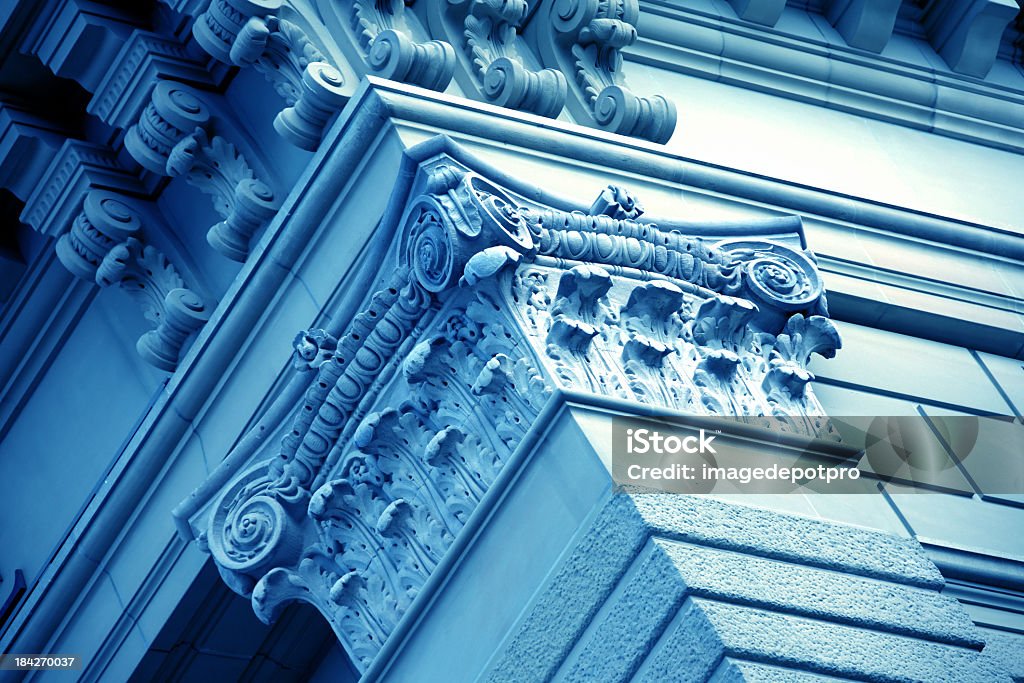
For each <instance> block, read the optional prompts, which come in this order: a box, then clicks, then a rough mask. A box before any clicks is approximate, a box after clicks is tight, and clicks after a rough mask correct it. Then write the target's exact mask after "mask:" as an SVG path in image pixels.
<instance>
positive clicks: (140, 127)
mask: <svg viewBox="0 0 1024 683" xmlns="http://www.w3.org/2000/svg"><path fill="white" fill-rule="evenodd" d="M209 121H210V115H209V110H208V109H207V107H206V105H205V104H204V103H203V102H202V100H201V99H200V98H199V96H198V94H197V93H196V92H195V91H193V90H191V89H190V88H187V87H185V86H183V85H181V84H180V83H174V82H172V81H161V82H160V83H158V84H157V86H156V88H155V89H154V91H153V96H152V99H151V100H150V102H149V104H148V105H147V106H146V108H145V109H144V110H143V112H142V116H141V117H140V119H139V122H138V123H137V124H136V125H134V126H132V127H131V128H130V129H129V130H128V133H127V135H126V136H125V147H126V148H127V149H128V152H129V153H130V154H131V155H132V156H133V157H134V158H135V159H136V161H138V162H139V163H140V164H142V165H143V166H144V167H145V168H147V169H149V170H150V171H153V172H154V173H158V174H160V175H164V176H171V177H175V176H184V178H185V180H186V181H188V182H189V184H191V185H193V186H195V187H196V188H198V189H199V190H200V191H202V192H204V193H205V194H208V195H210V196H211V197H212V198H213V208H214V209H215V210H216V211H217V213H219V214H220V215H221V216H223V218H224V220H223V221H221V222H220V223H217V224H216V225H214V226H213V227H212V228H210V230H209V231H208V232H207V241H208V242H209V243H210V245H211V246H212V247H213V248H214V249H216V250H217V251H219V252H221V253H222V254H224V255H225V256H227V257H228V258H230V259H232V260H235V261H243V262H244V261H245V259H246V257H247V256H248V254H249V242H250V240H251V238H252V236H253V234H255V233H256V232H257V231H258V230H259V229H260V228H262V227H263V226H264V225H265V224H266V223H267V221H269V220H270V218H271V217H273V216H274V214H275V213H276V212H277V206H278V200H277V198H276V197H275V194H274V191H273V190H272V189H271V188H270V187H269V186H268V185H267V184H266V183H264V182H262V181H261V180H258V179H257V178H256V175H255V173H254V172H253V170H252V167H251V166H250V165H249V163H248V162H247V161H246V159H245V157H244V156H242V154H241V153H240V152H239V151H238V149H237V148H235V146H234V145H232V144H231V143H230V142H228V141H227V140H225V139H224V138H222V137H220V136H216V135H215V136H213V137H210V134H209V133H208V132H207V126H208V125H209Z"/></svg>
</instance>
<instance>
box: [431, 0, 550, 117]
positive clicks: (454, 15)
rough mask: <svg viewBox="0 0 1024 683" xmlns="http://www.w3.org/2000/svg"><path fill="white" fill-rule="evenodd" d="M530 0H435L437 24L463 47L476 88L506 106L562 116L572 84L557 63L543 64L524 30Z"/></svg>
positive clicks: (433, 10)
mask: <svg viewBox="0 0 1024 683" xmlns="http://www.w3.org/2000/svg"><path fill="white" fill-rule="evenodd" d="M528 5H529V3H527V2H526V0H514V1H513V2H502V3H495V2H489V1H488V0H458V1H454V2H450V1H445V2H433V3H430V4H429V7H428V11H429V12H430V22H431V27H432V28H433V29H434V31H435V33H439V34H443V35H445V36H446V37H447V38H448V40H449V41H450V42H451V43H452V44H453V45H455V46H456V47H457V48H458V49H459V51H460V55H459V58H460V61H461V62H462V63H463V65H464V66H465V68H466V71H467V72H468V73H469V74H470V76H471V78H472V88H473V89H475V90H476V91H477V92H479V93H480V95H481V96H482V97H483V98H484V100H485V101H487V102H491V103H492V104H496V105H498V106H501V107H508V108H510V109H519V110H521V111H528V112H530V113H533V114H539V115H540V116H547V117H551V118H556V117H557V116H558V115H559V114H560V113H561V111H562V107H563V106H565V98H566V94H567V88H568V84H567V82H566V79H565V76H563V75H562V72H560V71H558V70H557V69H541V68H539V67H538V66H537V65H536V64H534V59H533V56H532V54H531V53H530V52H529V50H528V49H527V48H526V46H525V44H524V41H523V39H522V38H521V37H520V36H519V32H520V31H521V30H522V28H523V25H524V23H525V21H526V17H527V13H528Z"/></svg>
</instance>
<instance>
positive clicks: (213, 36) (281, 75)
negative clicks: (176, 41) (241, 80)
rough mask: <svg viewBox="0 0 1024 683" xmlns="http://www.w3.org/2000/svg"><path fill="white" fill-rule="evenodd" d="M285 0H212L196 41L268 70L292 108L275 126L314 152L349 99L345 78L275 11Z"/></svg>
mask: <svg viewBox="0 0 1024 683" xmlns="http://www.w3.org/2000/svg"><path fill="white" fill-rule="evenodd" d="M281 4H282V3H281V2H280V0H259V1H253V0H213V2H211V3H210V6H209V7H208V8H207V10H206V11H205V12H203V13H202V14H201V15H200V16H199V17H197V18H196V23H195V24H194V26H193V28H192V32H193V34H194V35H195V37H196V41H197V42H198V43H199V44H200V45H201V46H202V47H203V49H205V50H206V51H207V52H208V53H209V54H210V55H211V56H213V57H214V58H216V59H218V60H220V61H222V62H225V63H227V64H234V65H236V66H242V67H252V68H254V69H256V70H257V71H259V72H260V73H262V74H263V76H264V77H265V78H266V79H267V81H268V82H269V83H270V84H271V85H272V86H273V88H274V90H275V91H276V92H277V94H278V95H280V96H281V98H282V99H283V100H284V102H285V104H286V105H287V107H286V108H285V109H284V110H283V111H281V112H280V113H278V115H277V117H276V118H275V119H274V129H275V130H277V132H278V133H279V134H280V135H281V136H282V137H284V138H285V139H286V140H288V141H289V142H291V143H293V144H295V145H297V146H299V147H302V148H303V149H308V150H315V149H316V148H317V146H318V145H319V144H320V139H321V137H322V136H323V131H324V127H325V126H326V125H327V122H328V120H330V118H331V116H333V115H334V114H335V113H336V112H338V111H339V110H340V109H341V108H342V106H343V105H344V104H345V102H346V101H347V99H348V95H349V92H348V90H347V89H346V85H347V84H346V79H345V77H344V76H343V75H342V73H341V71H340V70H339V69H338V67H337V66H336V65H335V64H333V63H332V62H331V60H330V59H329V58H328V57H327V56H326V55H324V53H323V52H322V51H321V50H320V48H318V47H317V46H316V45H315V44H314V43H313V41H312V40H310V38H309V36H307V35H306V32H305V31H303V29H302V28H301V27H300V26H298V25H297V24H295V23H294V22H291V21H289V20H288V19H285V18H283V17H280V16H277V15H276V14H275V13H276V12H278V11H279V10H280V9H281Z"/></svg>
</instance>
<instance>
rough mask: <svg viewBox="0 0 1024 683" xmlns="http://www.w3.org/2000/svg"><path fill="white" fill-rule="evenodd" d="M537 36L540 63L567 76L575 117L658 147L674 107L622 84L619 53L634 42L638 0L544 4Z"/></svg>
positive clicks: (547, 0)
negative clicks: (637, 92) (542, 62)
mask: <svg viewBox="0 0 1024 683" xmlns="http://www.w3.org/2000/svg"><path fill="white" fill-rule="evenodd" d="M539 14H540V17H538V18H541V17H543V18H545V19H546V21H544V22H543V26H542V33H543V35H542V36H541V37H539V38H538V44H539V47H540V51H541V54H542V55H543V56H544V59H545V61H546V62H549V63H550V64H551V65H552V66H556V67H557V68H559V69H560V70H561V71H562V73H565V74H572V75H573V78H571V79H570V89H571V90H572V92H573V95H574V97H573V98H572V99H571V101H573V100H574V101H575V103H576V105H575V106H574V107H573V109H574V112H576V113H577V116H582V117H583V118H584V120H588V121H590V122H592V123H593V124H594V125H596V126H597V127H598V128H601V129H602V130H606V131H609V132H612V133H618V134H620V135H628V136H631V137H638V138H643V139H645V140H651V141H653V142H659V143H664V142H667V141H668V140H669V138H671V137H672V133H673V132H674V130H675V126H676V109H675V105H674V104H673V103H672V102H671V101H670V100H668V99H666V98H665V97H663V96H661V95H654V96H652V97H641V96H638V95H636V94H634V93H633V92H632V91H631V90H630V89H629V88H628V87H627V86H626V82H625V77H624V75H623V58H622V49H623V48H625V47H628V46H629V45H632V44H633V43H634V42H635V41H636V38H637V32H636V24H637V20H638V19H639V16H640V8H639V2H638V0H544V2H543V4H542V6H541V9H540V12H539Z"/></svg>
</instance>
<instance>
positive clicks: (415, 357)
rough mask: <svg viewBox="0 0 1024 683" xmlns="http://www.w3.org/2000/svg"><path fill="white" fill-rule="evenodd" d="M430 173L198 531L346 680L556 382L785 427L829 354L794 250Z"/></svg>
mask: <svg viewBox="0 0 1024 683" xmlns="http://www.w3.org/2000/svg"><path fill="white" fill-rule="evenodd" d="M429 163H430V164H431V165H430V166H429V167H428V168H427V169H426V170H425V175H426V177H423V178H419V179H417V180H416V182H417V183H419V185H418V186H419V187H424V188H425V191H424V192H423V193H422V194H419V195H417V196H414V197H412V198H410V199H408V201H406V202H405V204H404V205H403V211H402V213H401V216H402V218H401V220H400V222H398V223H396V224H394V225H393V226H392V228H391V229H392V230H394V231H395V232H394V234H395V235H396V236H397V237H396V241H395V244H394V246H393V248H392V252H391V254H390V256H389V259H390V260H389V261H386V263H388V264H392V265H394V266H397V267H398V271H397V272H396V274H395V275H394V276H393V277H392V278H391V279H390V280H387V281H385V282H386V283H387V284H386V285H385V286H384V287H382V288H381V289H379V290H378V291H377V292H375V293H374V294H373V295H372V296H371V297H370V298H369V300H368V301H367V302H366V304H365V306H364V308H363V310H362V311H361V312H360V313H359V314H358V315H357V316H356V317H355V318H354V319H353V320H352V322H351V323H350V324H349V326H348V329H347V331H346V333H345V334H344V335H343V336H342V337H341V338H340V339H335V338H334V337H333V336H331V335H330V334H328V333H326V332H323V331H317V330H313V331H309V332H304V333H301V334H300V335H298V336H297V337H296V340H295V344H294V348H295V358H294V363H295V366H296V368H297V369H298V370H299V371H301V372H310V374H311V375H312V376H313V379H312V381H311V383H310V384H309V386H308V388H307V390H306V392H305V394H304V395H303V397H302V399H301V401H299V403H298V404H297V405H296V406H295V410H294V413H293V415H292V417H291V418H290V422H289V423H288V427H290V429H289V430H288V432H287V433H286V434H285V435H284V437H283V439H282V441H281V449H280V450H279V451H278V452H277V455H276V457H273V458H271V459H270V460H268V461H266V462H264V463H262V464H261V465H258V466H256V467H255V468H253V469H252V470H250V471H249V472H247V473H244V474H243V475H242V476H240V477H239V478H238V479H237V480H236V481H235V482H234V483H232V484H231V485H230V486H228V487H227V488H226V490H225V493H224V494H223V495H222V496H221V497H220V499H219V500H218V501H217V502H216V504H215V508H214V512H213V514H212V515H211V517H210V519H209V524H210V526H209V527H208V531H207V536H208V545H209V548H210V550H211V552H213V553H214V556H215V558H216V559H217V562H218V564H219V565H220V568H221V571H222V573H223V574H224V575H225V578H226V580H228V581H229V582H230V584H231V585H232V586H233V587H236V590H238V589H241V590H242V591H243V592H248V591H251V593H252V599H253V604H254V607H255V609H256V611H257V614H259V615H260V616H261V618H264V619H272V618H273V617H274V615H275V614H277V613H278V612H279V611H280V609H281V607H282V606H283V605H284V604H287V603H288V602H289V601H294V600H303V601H306V602H309V603H311V604H313V605H316V606H317V608H318V609H320V610H321V611H322V612H324V614H325V616H326V617H327V618H328V620H329V621H330V623H331V625H332V627H333V628H334V630H335V632H336V633H337V634H338V638H339V640H340V641H341V643H342V644H343V646H344V647H345V648H346V650H347V651H348V653H349V655H350V656H351V658H352V660H353V661H354V662H355V664H356V666H357V667H358V668H360V669H361V670H365V668H366V667H367V666H368V665H369V663H370V662H371V661H372V660H373V658H374V657H375V656H377V654H378V653H379V652H380V648H381V646H382V644H383V642H384V641H385V640H386V639H387V638H388V637H389V635H390V634H391V633H392V631H393V630H394V628H395V627H396V625H397V624H398V623H399V621H400V619H401V618H402V616H403V615H404V614H405V613H406V612H407V610H408V609H409V608H410V606H411V605H412V604H413V600H415V598H416V596H417V595H418V594H419V592H420V591H421V590H422V589H423V587H424V586H425V585H427V581H428V580H429V578H430V576H431V575H432V573H433V572H435V571H436V568H437V566H439V564H440V563H441V562H442V560H443V558H444V556H445V553H446V552H448V549H449V547H450V546H451V545H452V543H453V542H454V541H455V539H456V538H457V537H458V535H459V533H461V530H462V529H463V527H464V526H465V525H466V524H467V522H469V520H470V519H471V517H472V515H473V514H474V513H475V511H476V510H477V508H478V506H479V505H480V503H481V501H483V500H484V499H485V497H486V496H488V495H489V493H488V491H489V489H490V487H491V485H492V483H493V482H494V481H495V480H496V478H497V477H498V475H499V473H500V471H501V468H502V466H503V464H504V463H505V462H506V461H507V460H508V458H509V456H510V455H511V454H512V453H513V452H514V451H515V449H516V448H517V447H519V445H520V444H521V443H522V441H523V439H524V438H525V437H526V435H527V434H528V432H529V429H530V426H531V425H532V424H533V423H534V422H535V420H536V419H537V416H538V415H539V414H540V413H541V410H542V407H543V405H544V404H545V401H546V400H547V397H548V395H549V394H550V393H551V391H552V388H553V387H555V386H561V387H563V388H567V389H573V390H577V391H589V392H593V393H597V394H602V395H607V396H613V397H617V398H621V399H627V400H633V401H639V402H643V403H646V404H648V405H651V406H657V407H661V408H669V409H675V410H682V411H686V412H688V413H691V414H702V415H739V416H753V415H764V414H778V415H782V416H784V417H792V418H793V420H792V424H793V428H794V429H799V428H800V424H801V420H805V419H806V417H807V416H808V415H813V414H815V413H816V412H820V406H819V405H818V404H817V402H816V399H815V398H814V396H813V394H812V393H811V392H810V391H807V390H806V384H807V381H809V379H810V378H811V374H810V372H809V371H808V370H807V364H808V362H809V361H810V357H811V354H813V353H819V354H822V355H826V356H828V355H831V354H832V353H834V350H835V348H836V347H837V346H838V343H839V340H838V335H837V334H836V333H835V329H834V328H833V327H831V325H830V323H828V321H827V320H826V319H825V318H822V317H820V316H817V315H810V317H807V314H808V312H810V311H814V310H817V309H819V308H823V306H824V304H823V302H822V300H821V299H822V296H823V294H822V292H821V291H820V277H819V276H818V275H817V272H816V270H815V269H814V264H813V261H812V260H810V258H809V257H808V256H806V255H805V254H804V253H803V252H801V251H800V250H799V249H798V248H796V247H792V246H788V244H783V243H782V242H781V241H780V242H773V241H769V240H760V239H746V240H735V239H734V240H724V241H716V240H705V239H702V238H699V237H696V236H694V235H692V234H684V233H683V232H682V231H680V230H677V229H666V230H663V229H661V228H659V227H658V226H656V225H654V224H652V223H644V222H640V221H639V218H640V217H641V216H642V214H643V209H642V206H641V204H640V202H639V200H638V199H637V198H636V197H635V196H634V195H632V194H631V193H629V192H628V191H627V190H625V189H624V188H620V187H615V186H609V187H608V188H606V189H604V190H603V191H602V193H601V195H600V196H599V198H598V200H597V201H596V202H595V203H594V204H593V205H592V207H591V210H590V213H589V214H587V213H583V212H568V211H564V210H560V209H552V208H549V207H543V206H537V205H536V204H533V203H531V202H529V201H528V200H525V199H518V198H517V197H516V196H515V195H513V194H512V193H509V192H506V191H505V190H503V189H502V188H499V187H497V186H496V185H494V184H493V183H490V182H488V181H487V180H485V179H484V178H482V177H480V176H478V175H477V174H475V173H472V172H469V171H466V170H464V169H460V168H459V167H457V166H456V165H454V164H451V163H447V161H444V162H429ZM787 225H789V226H793V225H794V223H793V222H789V223H787ZM702 227H703V226H702ZM762 227H763V226H762ZM733 228H735V226H730V229H729V230H728V231H727V230H724V229H723V230H722V232H721V233H718V234H735V230H734V229H733ZM793 242H794V243H795V242H796V240H795V234H794V239H793ZM387 267H388V266H387V265H385V268H387ZM766 311H767V313H766ZM766 316H767V317H766ZM477 514H479V513H477Z"/></svg>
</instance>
